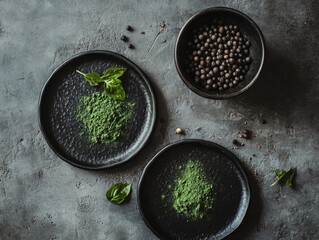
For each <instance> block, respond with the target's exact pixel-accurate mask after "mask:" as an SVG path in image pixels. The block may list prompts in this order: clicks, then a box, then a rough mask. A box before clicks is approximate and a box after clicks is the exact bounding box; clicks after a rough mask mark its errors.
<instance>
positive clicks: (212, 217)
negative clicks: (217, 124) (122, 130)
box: [138, 140, 250, 239]
mask: <svg viewBox="0 0 319 240" xmlns="http://www.w3.org/2000/svg"><path fill="white" fill-rule="evenodd" d="M189 160H198V161H200V162H201V163H202V165H203V166H204V169H205V173H206V176H207V178H208V180H209V181H211V182H212V183H213V185H214V190H213V196H214V202H213V210H212V211H211V212H209V213H208V216H206V217H204V218H203V219H200V220H196V221H187V219H185V218H183V217H182V216H180V215H178V214H177V213H176V211H175V210H174V209H173V208H172V200H171V199H170V197H168V198H167V199H166V198H164V199H162V198H161V196H162V195H165V196H171V191H172V189H173V187H171V188H170V187H169V186H168V185H171V186H172V185H173V184H174V181H175V179H176V178H177V177H178V174H179V171H178V166H180V164H183V163H186V162H187V161H189ZM249 200H250V190H249V185H248V180H247V178H246V176H245V173H244V171H243V169H242V167H241V166H240V164H239V160H238V159H237V158H236V156H235V155H233V154H232V153H231V152H230V151H228V150H227V149H225V148H223V147H222V146H220V145H217V144H215V143H212V142H208V141H204V140H182V141H179V142H177V143H173V144H171V145H168V146H167V147H165V148H164V149H162V150H161V151H159V152H158V153H157V154H156V155H155V156H154V157H153V158H152V160H151V161H150V162H149V163H148V164H147V166H146V167H145V169H144V172H143V173H142V176H141V178H140V182H139V186H138V203H139V209H140V213H141V215H142V217H143V219H144V221H145V223H146V224H147V225H148V227H149V228H150V229H151V230H152V231H153V232H154V233H155V234H156V235H157V236H158V237H160V238H161V239H222V238H224V237H225V236H227V235H228V234H230V233H231V232H233V231H234V230H235V229H236V228H237V227H238V226H239V224H240V223H241V221H242V220H243V218H244V216H245V214H246V211H247V209H248V205H249Z"/></svg>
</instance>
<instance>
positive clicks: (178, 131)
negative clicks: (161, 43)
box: [175, 128, 184, 134]
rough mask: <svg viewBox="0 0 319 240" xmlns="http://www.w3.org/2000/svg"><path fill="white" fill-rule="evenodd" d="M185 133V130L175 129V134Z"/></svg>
mask: <svg viewBox="0 0 319 240" xmlns="http://www.w3.org/2000/svg"><path fill="white" fill-rule="evenodd" d="M183 133H184V130H183V129H181V128H176V129H175V134H183Z"/></svg>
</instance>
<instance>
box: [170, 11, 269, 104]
mask: <svg viewBox="0 0 319 240" xmlns="http://www.w3.org/2000/svg"><path fill="white" fill-rule="evenodd" d="M216 11H225V12H231V13H233V14H237V15H240V16H241V17H243V18H245V19H246V20H247V21H248V22H249V23H250V24H251V25H252V27H253V28H254V29H255V30H256V32H257V34H258V36H259V39H260V42H261V48H262V51H261V63H260V66H259V69H258V71H257V73H256V75H255V76H254V78H253V79H252V80H251V81H250V82H249V83H248V84H247V85H246V86H245V87H243V88H241V89H240V90H239V91H236V92H233V93H229V94H225V93H223V92H221V93H220V92H218V93H217V94H211V93H206V92H204V91H202V90H200V89H198V88H197V87H195V86H194V85H192V84H191V83H190V82H189V81H188V80H187V79H186V78H185V77H184V75H183V74H182V71H181V67H180V65H181V64H180V61H179V60H178V57H177V51H178V47H179V44H180V41H181V35H182V34H183V33H184V32H185V29H186V28H187V27H188V25H189V24H190V23H191V22H193V21H195V20H196V19H197V18H198V17H199V16H202V15H204V14H207V13H211V12H216ZM265 46H266V44H265V39H264V36H263V34H262V32H261V30H260V28H259V27H258V25H257V24H256V23H255V21H254V20H253V19H251V18H250V17H249V16H248V15H246V14H244V13H243V12H241V11H239V10H237V9H234V8H229V7H210V8H206V9H203V10H201V11H199V12H197V13H195V14H194V15H192V16H191V17H190V18H189V19H188V20H187V21H186V23H185V24H184V25H183V27H182V28H181V30H180V31H179V33H178V36H177V39H176V43H175V49H174V63H175V67H176V69H177V72H178V75H179V76H180V78H181V79H182V80H183V82H184V83H185V84H186V86H187V87H188V88H190V89H191V90H192V91H193V92H195V93H196V94H198V95H200V96H202V97H205V98H210V99H216V100H222V99H228V98H232V97H235V96H238V95H239V94H241V93H243V92H245V91H246V90H247V89H248V88H250V87H251V86H252V85H253V84H254V82H255V81H256V80H257V78H258V77H259V75H260V73H261V70H262V68H263V65H264V61H265ZM212 93H213V92H212Z"/></svg>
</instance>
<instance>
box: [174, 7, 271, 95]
mask: <svg viewBox="0 0 319 240" xmlns="http://www.w3.org/2000/svg"><path fill="white" fill-rule="evenodd" d="M214 19H216V20H221V21H222V22H223V23H224V24H233V25H237V26H238V27H239V30H240V32H241V33H242V34H243V35H246V36H247V38H248V39H249V40H250V41H251V47H250V49H249V50H250V56H251V57H252V59H253V61H252V63H251V65H250V69H249V71H248V72H247V74H246V76H245V80H243V81H241V82H240V83H239V84H238V85H236V86H234V87H231V88H228V89H225V90H223V91H218V90H214V91H212V90H206V89H205V88H204V87H201V86H199V85H197V84H196V83H195V82H194V76H192V74H190V73H188V72H187V69H188V66H187V65H188V61H189V60H188V53H187V51H186V50H187V49H188V48H189V46H188V45H187V43H188V42H189V41H190V40H191V39H193V31H194V30H195V29H199V28H200V27H202V26H203V25H205V24H207V25H210V24H212V23H213V20H214ZM264 58H265V41H264V37H263V35H262V33H261V31H260V29H259V27H258V26H257V24H256V23H255V22H254V21H253V20H252V19H251V18H250V17H248V16H247V15H245V14H243V13H241V12H239V11H237V10H235V9H231V8H225V7H213V8H208V9H205V10H203V11H201V12H199V13H197V14H195V15H194V16H192V17H191V18H190V19H189V20H188V21H187V22H186V23H185V25H184V26H183V27H182V29H181V31H180V33H179V35H178V37H177V41H176V46H175V65H176V68H177V71H178V73H179V75H180V77H181V78H182V80H183V81H184V83H185V84H186V85H187V86H188V87H189V88H190V89H191V90H192V91H194V92H195V93H197V94H199V95H200V96H203V97H206V98H212V99H225V98H231V97H234V96H237V95H239V94H241V93H243V92H244V91H246V90H247V89H248V88H249V87H251V86H252V85H253V83H254V82H255V81H256V79H257V78H258V76H259V74H260V72H261V69H262V66H263V63H264Z"/></svg>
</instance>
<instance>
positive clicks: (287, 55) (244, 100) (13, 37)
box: [0, 0, 319, 240]
mask: <svg viewBox="0 0 319 240" xmlns="http://www.w3.org/2000/svg"><path fill="white" fill-rule="evenodd" d="M209 6H229V7H233V8H236V9H239V10H241V11H243V12H244V13H246V14H248V15H249V16H250V17H252V18H253V19H254V20H255V21H256V22H257V24H258V25H259V26H260V28H261V29H262V31H263V33H264V36H265V39H266V42H267V60H266V64H265V67H264V70H263V73H262V75H261V77H260V79H259V80H258V81H257V82H256V84H255V85H254V86H253V87H252V88H251V89H250V90H249V91H248V92H247V93H245V94H243V95H241V96H240V97H238V98H235V99H231V100H225V101H214V100H208V99H204V98H201V97H199V96H197V95H195V94H194V93H193V92H191V91H190V90H189V89H188V88H187V87H186V86H185V85H184V84H183V83H182V81H181V80H180V78H179V76H178V75H177V72H176V69H175V66H174V61H173V50H174V43H175V39H176V36H177V34H178V32H179V30H180V28H181V26H182V25H183V23H184V22H185V21H186V20H187V19H188V18H189V17H190V16H191V15H192V14H194V13H196V12H197V11H198V10H201V9H204V8H206V7H209ZM318 19H319V4H318V1H317V0H308V1H304V0H295V1H291V0H286V1H269V0H263V1H262V0H261V1H241V0H234V1H231V0H224V1H220V0H216V1H194V0H187V1H186V0H175V1H171V0H161V1H146V0H143V1H127V0H119V1H105V0H92V1H79V0H64V1H62V0H41V1H40V0H38V1H36V0H28V1H17V0H0V62H1V64H0V102H1V105H0V130H1V134H0V194H1V195H0V239H121V240H124V239H156V237H155V236H154V235H153V234H152V233H151V232H150V231H149V230H148V228H147V227H146V226H145V225H144V223H143V221H142V219H141V217H140V215H139V213H138V209H137V202H136V183H137V181H138V178H139V176H140V173H141V170H142V169H143V167H144V166H145V164H146V163H147V161H148V160H149V158H150V157H151V156H152V155H153V154H154V152H155V151H157V150H159V149H160V148H161V147H162V146H164V145H166V144H168V143H170V142H174V141H176V140H178V139H180V138H201V139H207V140H211V141H214V142H217V143H219V144H221V145H223V146H225V147H227V148H229V149H231V150H233V151H234V153H235V154H236V155H237V156H238V157H239V158H240V159H241V160H242V163H243V164H244V165H245V166H246V169H247V171H248V172H249V174H248V175H249V179H250V183H251V188H252V194H253V196H252V201H251V206H250V209H249V212H248V214H247V216H246V218H245V220H244V222H243V224H242V225H241V226H240V227H239V229H238V230H237V231H236V232H235V233H234V234H232V235H231V236H230V237H229V239H236V240H237V239H259V240H266V239H267V240H268V239H294V240H295V239H303V240H304V239H319V200H318V199H319V196H318V193H319V186H318V176H319V164H318V156H319V147H318V143H319V141H318V136H319V124H318V119H319V113H318V105H319V78H318V72H319V64H318V63H317V60H318V53H319V44H318V38H319V30H318V29H319V28H318V25H319V20H318ZM162 21H165V24H166V27H165V29H164V31H162V32H161V33H159V32H160V31H159V30H160V28H159V24H160V23H161V22H162ZM127 24H130V25H132V26H133V27H134V28H135V31H134V32H133V33H127V35H128V36H129V37H130V39H131V42H132V43H133V44H134V45H135V46H136V49H135V50H133V51H132V50H129V49H127V47H126V45H125V44H123V43H122V42H121V41H119V37H120V36H121V35H122V33H126V31H125V26H126V25H127ZM141 31H145V35H142V34H140V32H141ZM91 49H107V50H111V51H115V52H119V53H121V54H123V55H124V56H126V57H128V58H129V59H131V60H133V61H134V62H136V63H137V64H138V65H139V66H140V67H141V68H142V69H143V70H144V71H145V73H146V74H147V75H148V76H149V78H150V81H151V82H152V84H153V86H154V89H155V92H156V94H157V98H158V119H157V123H156V128H155V130H154V132H153V135H152V137H151V140H150V141H149V143H148V144H147V145H146V147H145V149H143V150H142V151H141V152H140V153H139V154H138V155H137V156H136V157H135V158H134V159H132V160H131V161H130V162H129V163H128V164H126V165H124V166H122V167H119V168H116V169H112V170H107V171H99V172H93V171H85V170H81V169H78V168H75V167H72V166H71V165H69V164H67V163H65V162H63V161H62V160H60V159H59V158H58V157H57V156H56V155H55V154H54V153H53V152H52V151H51V150H50V149H49V147H48V145H47V144H46V143H45V141H44V139H43V137H42V135H41V133H40V131H39V127H38V119H37V104H38V98H39V94H40V91H41V88H42V86H43V84H44V83H45V81H46V80H47V78H48V77H49V75H50V74H51V72H52V71H53V70H54V69H55V68H56V67H57V66H58V65H59V64H61V63H62V62H63V61H65V60H66V59H68V58H69V57H71V56H72V55H74V54H76V53H79V52H82V51H85V50H91ZM261 114H262V115H263V117H262V118H265V119H266V120H267V124H260V123H259V119H260V115H261ZM245 122H247V125H244V123H245ZM175 127H183V128H185V129H186V131H187V134H186V136H177V135H175V134H174V129H175ZM245 128H247V129H250V130H252V131H253V133H254V135H255V137H254V138H253V139H252V140H250V141H246V142H245V144H246V145H245V147H242V148H240V149H233V145H232V143H231V141H232V139H233V138H235V137H236V136H237V135H238V133H239V131H241V130H243V129H245ZM258 146H259V147H260V148H259V147H258ZM253 154H256V157H254V156H253ZM290 166H296V167H297V168H298V176H297V179H296V183H297V184H296V188H295V189H294V190H293V189H290V188H282V189H280V188H277V187H270V184H271V183H272V181H273V179H274V177H273V174H272V172H271V169H273V168H289V167H290ZM117 181H129V182H133V184H134V188H133V194H132V198H131V200H130V202H129V203H127V204H125V205H123V206H115V205H112V204H110V203H109V202H107V201H106V200H105V196H104V194H105V189H106V188H107V187H109V186H110V185H111V184H112V183H114V182H117Z"/></svg>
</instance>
